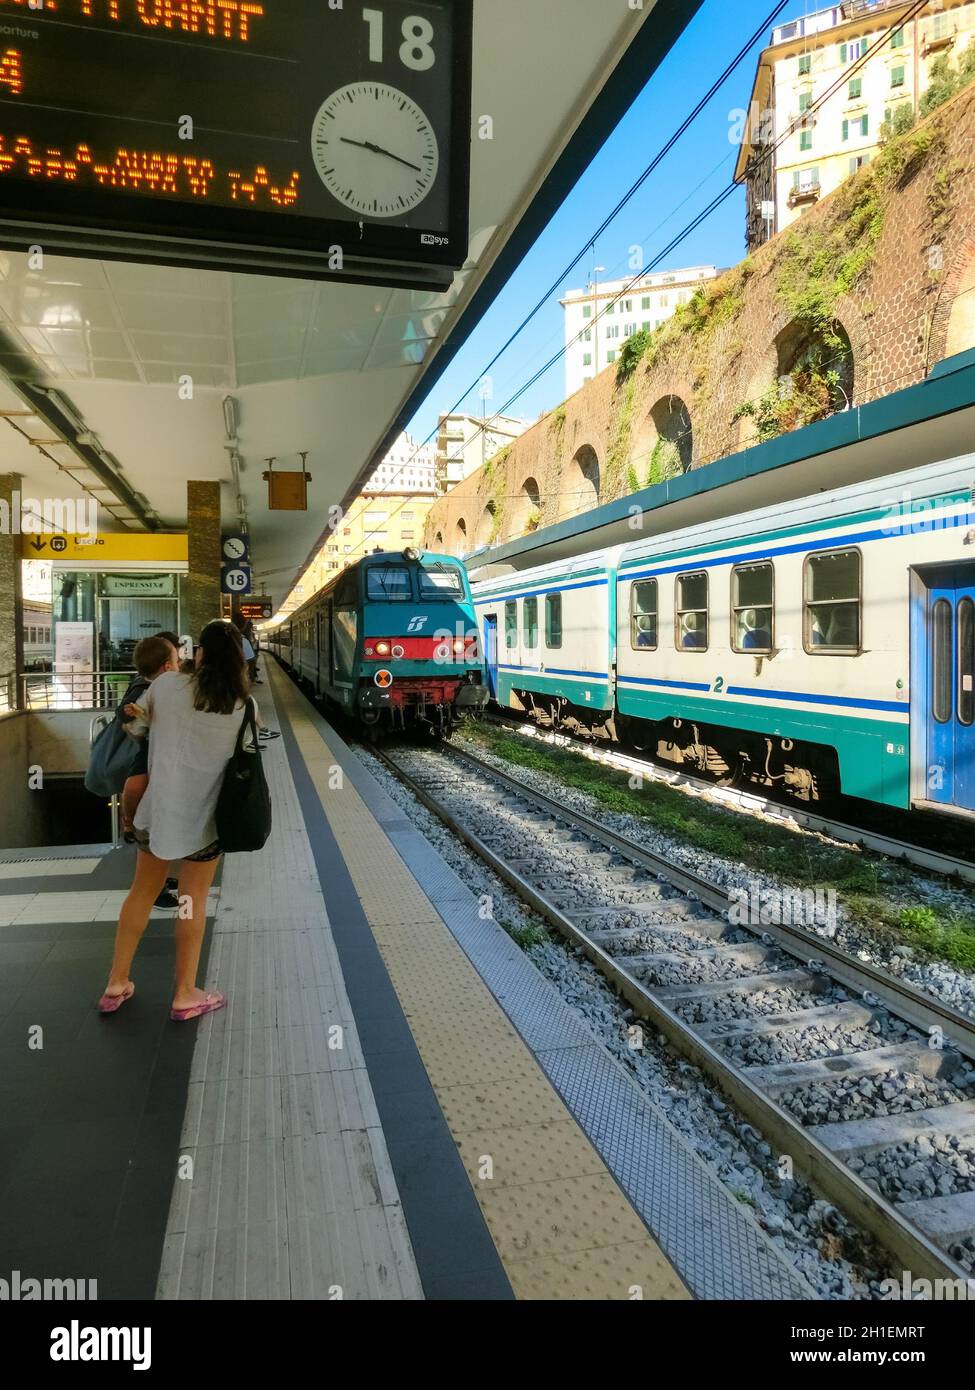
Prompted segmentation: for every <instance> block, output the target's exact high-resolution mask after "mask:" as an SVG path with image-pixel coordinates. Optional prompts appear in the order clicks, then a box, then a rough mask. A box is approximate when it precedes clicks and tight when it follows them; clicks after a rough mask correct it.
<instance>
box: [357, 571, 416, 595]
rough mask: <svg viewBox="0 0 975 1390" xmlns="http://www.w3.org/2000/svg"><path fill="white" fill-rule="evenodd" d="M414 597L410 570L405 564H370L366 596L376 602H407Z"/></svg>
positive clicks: (367, 572)
mask: <svg viewBox="0 0 975 1390" xmlns="http://www.w3.org/2000/svg"><path fill="white" fill-rule="evenodd" d="M412 597H413V585H412V583H411V582H410V572H409V570H408V569H407V568H406V566H405V565H370V566H369V569H368V570H367V571H366V598H367V599H371V600H372V601H373V602H374V603H406V602H407V601H408V600H409V599H411V598H412Z"/></svg>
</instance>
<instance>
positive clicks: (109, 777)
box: [85, 697, 142, 796]
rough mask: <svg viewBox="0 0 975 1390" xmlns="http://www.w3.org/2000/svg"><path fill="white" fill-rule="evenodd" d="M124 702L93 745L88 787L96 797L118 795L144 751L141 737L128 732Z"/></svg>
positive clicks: (87, 777)
mask: <svg viewBox="0 0 975 1390" xmlns="http://www.w3.org/2000/svg"><path fill="white" fill-rule="evenodd" d="M126 698H127V697H126ZM124 704H125V702H124V701H123V702H122V704H120V705H119V707H118V709H117V710H116V711H115V718H114V719H113V720H112V722H111V723H110V724H106V725H105V727H104V729H102V731H101V733H100V734H99V735H98V737H97V738H96V739H95V742H94V743H93V744H92V746H91V753H90V755H89V757H88V771H87V772H86V773H85V787H86V789H87V790H88V791H90V792H91V793H92V794H93V795H94V796H119V795H120V794H121V791H122V788H123V787H124V786H125V782H126V779H127V778H129V777H131V775H132V769H133V767H134V766H135V763H136V760H137V759H138V758H139V757H140V755H141V753H142V746H141V742H140V740H139V739H136V738H132V737H131V735H129V734H127V733H126V732H125V725H124V724H123V722H122V712H123V709H124Z"/></svg>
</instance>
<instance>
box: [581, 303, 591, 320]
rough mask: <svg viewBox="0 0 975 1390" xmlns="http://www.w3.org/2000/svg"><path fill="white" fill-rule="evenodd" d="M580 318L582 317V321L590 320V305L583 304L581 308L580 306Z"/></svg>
mask: <svg viewBox="0 0 975 1390" xmlns="http://www.w3.org/2000/svg"><path fill="white" fill-rule="evenodd" d="M582 317H583V318H584V319H591V318H592V305H591V304H583V306H582Z"/></svg>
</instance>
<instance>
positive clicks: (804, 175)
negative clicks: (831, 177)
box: [792, 164, 819, 193]
mask: <svg viewBox="0 0 975 1390" xmlns="http://www.w3.org/2000/svg"><path fill="white" fill-rule="evenodd" d="M792 187H793V188H794V189H796V190H797V191H798V192H800V193H808V192H809V190H810V189H811V188H818V187H819V165H818V164H814V165H813V166H812V168H811V169H794V170H793V173H792Z"/></svg>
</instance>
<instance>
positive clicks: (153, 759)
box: [98, 618, 250, 1021]
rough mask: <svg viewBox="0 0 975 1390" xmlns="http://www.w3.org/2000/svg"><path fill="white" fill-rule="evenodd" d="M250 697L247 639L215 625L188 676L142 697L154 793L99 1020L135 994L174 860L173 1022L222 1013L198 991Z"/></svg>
mask: <svg viewBox="0 0 975 1390" xmlns="http://www.w3.org/2000/svg"><path fill="white" fill-rule="evenodd" d="M249 691H250V686H249V682H248V679H247V670H246V667H245V665H244V655H243V650H242V643H241V636H240V633H239V632H238V631H237V629H236V628H235V627H234V626H233V625H232V624H231V623H229V622H224V621H223V620H222V619H220V618H218V619H215V620H214V621H213V622H211V623H207V625H206V627H205V628H204V629H203V632H202V633H201V635H200V645H199V647H198V648H197V651H196V665H195V669H194V671H193V674H192V675H183V674H181V673H178V672H166V673H165V674H163V675H161V676H160V677H159V678H158V679H157V680H156V681H154V683H153V684H152V685H151V686H150V687H149V689H148V690H147V691H146V693H145V695H144V697H143V699H142V704H141V707H140V706H136V705H132V706H130V710H131V711H132V712H133V713H135V715H136V718H135V720H134V722H133V724H132V726H131V727H132V731H133V732H135V733H140V732H141V733H145V732H146V731H147V730H148V729H149V728H150V726H151V728H152V738H151V739H150V741H149V786H148V788H147V790H146V794H145V796H144V797H143V798H142V801H141V802H140V803H139V807H138V810H137V811H136V814H135V831H136V843H137V844H138V846H139V854H138V858H137V862H136V870H135V880H134V882H133V884H132V887H131V889H130V890H129V895H128V897H127V898H126V900H125V902H124V903H123V905H122V912H121V915H120V917H119V923H118V929H117V931H116V934H115V956H114V959H113V961H112V969H111V973H110V975H109V977H108V984H107V985H106V986H105V993H104V994H103V995H102V997H101V999H100V1000H99V1004H98V1007H99V1009H100V1011H101V1012H102V1013H114V1012H115V1010H116V1009H118V1008H120V1007H121V1005H122V1004H124V1003H125V1001H126V1000H127V999H131V997H132V995H133V994H134V993H135V986H134V985H133V983H132V981H131V980H130V979H129V970H130V968H131V965H132V961H133V958H134V956H135V953H136V949H137V947H138V945H139V942H140V941H141V939H142V934H143V932H144V931H145V929H146V926H147V924H148V921H149V913H150V911H151V909H152V904H153V900H154V899H155V897H156V894H157V893H158V892H159V889H160V888H161V887H162V885H163V883H164V882H165V879H166V870H167V867H168V864H169V863H170V861H171V860H179V861H180V868H179V896H180V900H181V902H182V903H184V904H187V905H188V907H189V915H188V916H185V917H184V916H183V914H182V913H181V914H180V917H179V918H178V920H177V922H176V986H175V990H174V993H173V1002H172V1009H171V1011H170V1017H171V1018H173V1019H175V1020H177V1021H185V1020H187V1019H192V1018H199V1017H200V1016H201V1015H202V1014H208V1013H213V1012H214V1011H215V1010H216V1009H222V1008H223V1006H224V1004H225V1003H226V1002H227V1001H226V999H225V998H224V996H223V995H222V994H220V993H219V992H211V993H207V991H205V990H202V989H200V988H199V987H198V986H197V983H196V974H197V970H198V968H199V964H200V952H201V949H202V946H203V933H204V929H205V927H206V908H207V895H208V894H209V891H210V885H211V884H212V882H213V878H214V874H215V873H216V871H217V865H218V863H219V860H220V845H219V844H218V842H217V829H216V823H215V820H214V816H215V813H216V805H217V798H218V796H219V795H220V787H221V785H222V782H223V775H224V771H225V769H226V766H227V763H228V762H229V760H230V758H231V755H232V754H233V750H234V745H235V743H236V741H237V734H238V732H239V730H240V726H241V721H242V718H243V714H244V707H245V702H246V700H247V697H248V694H249Z"/></svg>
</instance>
